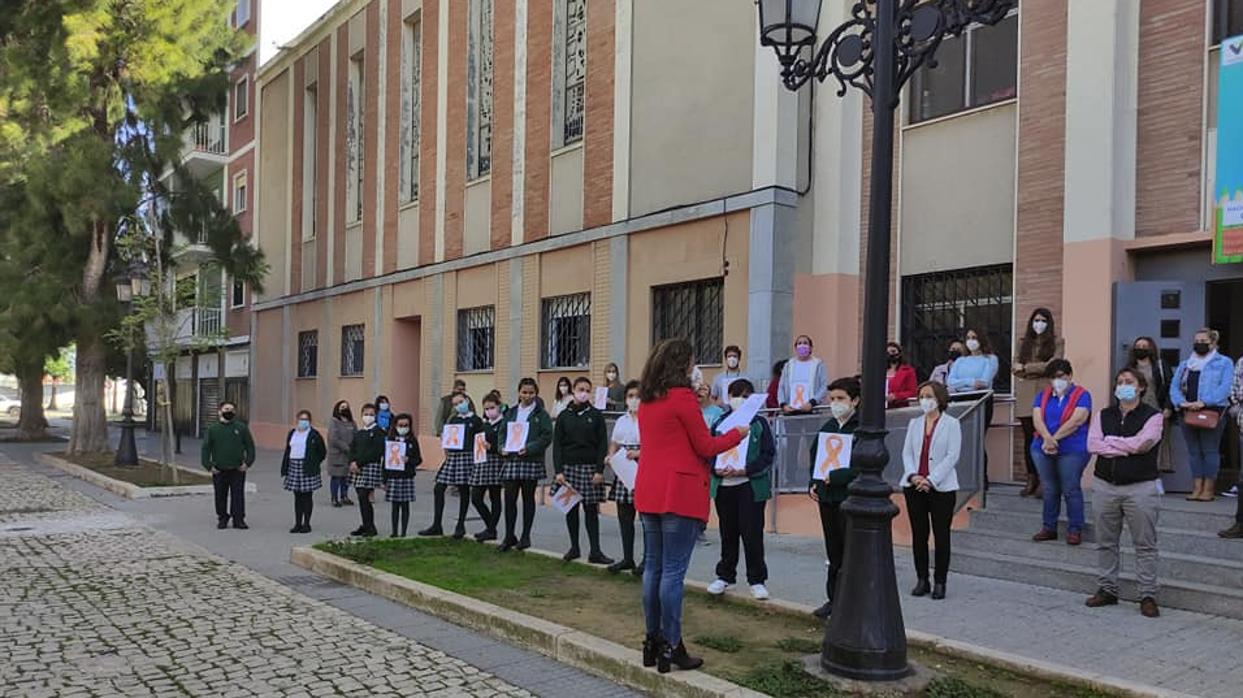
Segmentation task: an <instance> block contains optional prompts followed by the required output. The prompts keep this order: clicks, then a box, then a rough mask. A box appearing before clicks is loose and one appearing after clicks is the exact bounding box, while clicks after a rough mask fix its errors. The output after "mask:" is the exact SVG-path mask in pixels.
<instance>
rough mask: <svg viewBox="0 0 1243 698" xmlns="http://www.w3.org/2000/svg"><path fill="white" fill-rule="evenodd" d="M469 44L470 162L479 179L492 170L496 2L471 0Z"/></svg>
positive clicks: (471, 174)
mask: <svg viewBox="0 0 1243 698" xmlns="http://www.w3.org/2000/svg"><path fill="white" fill-rule="evenodd" d="M469 44H470V46H469V50H470V56H469V66H468V70H469V80H470V94H469V95H468V96H467V99H468V103H469V114H468V123H467V126H468V128H467V134H468V135H467V143H466V159H467V165H468V173H467V174H468V177H469V178H470V179H477V178H479V177H483V176H484V175H487V174H488V173H489V172H491V171H492V0H471V4H470V35H469Z"/></svg>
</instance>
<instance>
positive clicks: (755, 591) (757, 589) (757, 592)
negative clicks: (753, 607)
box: [751, 584, 768, 601]
mask: <svg viewBox="0 0 1243 698" xmlns="http://www.w3.org/2000/svg"><path fill="white" fill-rule="evenodd" d="M751 598H753V599H755V600H756V601H767V600H768V587H766V586H764V585H763V584H752V585H751Z"/></svg>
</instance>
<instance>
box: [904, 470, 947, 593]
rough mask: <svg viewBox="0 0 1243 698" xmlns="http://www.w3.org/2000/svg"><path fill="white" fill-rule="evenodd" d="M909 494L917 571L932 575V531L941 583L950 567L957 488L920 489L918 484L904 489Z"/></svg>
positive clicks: (907, 499)
mask: <svg viewBox="0 0 1243 698" xmlns="http://www.w3.org/2000/svg"><path fill="white" fill-rule="evenodd" d="M902 492H903V494H905V495H906V514H907V516H908V517H909V518H910V520H911V548H912V550H913V552H914V553H915V574H916V576H918V577H919V578H920V579H927V578H928V534H929V532H931V533H932V538H933V542H934V545H935V546H936V574H935V576H934V577H933V580H934V581H936V582H939V583H941V584H944V583H945V578H946V577H947V576H948V575H949V570H950V521H952V520H953V518H954V504H955V501H956V500H957V493H955V492H935V491H934V492H920V491H918V490H916V489H915V488H914V487H907V488H905V489H903V490H902Z"/></svg>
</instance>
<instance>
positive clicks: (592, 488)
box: [564, 465, 604, 504]
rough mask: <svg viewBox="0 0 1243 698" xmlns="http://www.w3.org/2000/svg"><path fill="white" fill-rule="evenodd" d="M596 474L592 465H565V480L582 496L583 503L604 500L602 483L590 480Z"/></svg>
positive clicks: (596, 502) (594, 502) (597, 502)
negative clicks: (594, 482) (597, 483)
mask: <svg viewBox="0 0 1243 698" xmlns="http://www.w3.org/2000/svg"><path fill="white" fill-rule="evenodd" d="M595 474H596V466H594V465H567V466H565V471H564V475H565V481H566V482H567V483H569V485H570V487H573V488H574V490H575V491H576V492H578V493H579V494H580V495H582V497H583V504H599V503H600V502H603V501H604V483H600V484H599V485H596V484H593V483H592V482H591V479H592V477H594V476H595Z"/></svg>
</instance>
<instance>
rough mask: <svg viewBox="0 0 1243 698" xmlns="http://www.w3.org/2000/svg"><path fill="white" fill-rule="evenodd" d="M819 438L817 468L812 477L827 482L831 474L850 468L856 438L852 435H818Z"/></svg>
mask: <svg viewBox="0 0 1243 698" xmlns="http://www.w3.org/2000/svg"><path fill="white" fill-rule="evenodd" d="M817 437H818V441H817V442H816V467H815V470H814V471H813V472H812V476H811V477H812V479H813V480H824V481H825V482H827V481H828V479H829V473H831V472H833V471H834V470H841V469H842V468H849V467H850V452H851V449H852V448H853V447H854V437H852V436H851V435H850V434H817Z"/></svg>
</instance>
